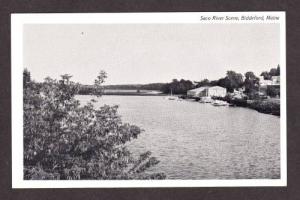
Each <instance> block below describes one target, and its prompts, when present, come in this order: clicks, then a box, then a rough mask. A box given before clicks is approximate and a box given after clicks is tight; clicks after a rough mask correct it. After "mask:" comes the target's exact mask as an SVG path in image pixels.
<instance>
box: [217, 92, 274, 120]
mask: <svg viewBox="0 0 300 200" xmlns="http://www.w3.org/2000/svg"><path fill="white" fill-rule="evenodd" d="M214 99H219V100H223V101H227V102H228V103H229V104H230V105H232V106H239V107H246V108H250V109H254V110H256V111H258V112H260V113H265V114H271V115H276V116H280V99H263V100H244V99H231V98H228V97H217V98H214Z"/></svg>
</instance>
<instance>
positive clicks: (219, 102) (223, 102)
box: [212, 100, 229, 106]
mask: <svg viewBox="0 0 300 200" xmlns="http://www.w3.org/2000/svg"><path fill="white" fill-rule="evenodd" d="M212 105H214V106H228V105H229V104H228V103H227V102H226V101H221V100H214V101H213V102H212Z"/></svg>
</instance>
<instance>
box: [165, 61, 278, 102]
mask: <svg viewBox="0 0 300 200" xmlns="http://www.w3.org/2000/svg"><path fill="white" fill-rule="evenodd" d="M260 76H263V77H264V79H265V80H271V78H272V76H280V66H279V65H278V66H277V68H272V69H270V71H269V72H268V71H264V72H262V73H261V74H260ZM204 86H220V87H224V88H226V89H227V91H228V92H233V91H234V90H238V89H241V88H243V91H244V93H245V94H246V95H248V97H250V98H254V96H255V95H257V93H258V90H259V77H258V76H256V75H255V74H254V73H253V72H251V71H249V72H246V73H245V74H241V73H237V72H235V71H231V70H230V71H227V73H226V76H225V77H223V78H220V79H218V80H211V81H210V80H208V79H203V80H201V81H194V82H192V81H190V80H184V79H181V80H180V81H179V80H177V79H173V80H172V82H170V83H167V84H165V85H164V86H163V87H162V90H161V91H162V92H164V93H166V94H168V93H171V91H172V93H173V94H182V95H185V94H186V92H187V91H188V90H191V89H194V88H199V87H204ZM269 90H271V91H269V93H270V94H271V96H276V95H278V94H279V91H278V89H274V88H270V89H269Z"/></svg>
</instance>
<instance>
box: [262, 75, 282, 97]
mask: <svg viewBox="0 0 300 200" xmlns="http://www.w3.org/2000/svg"><path fill="white" fill-rule="evenodd" d="M268 90H269V91H276V90H277V91H278V93H279V91H280V76H272V77H271V80H264V77H263V76H261V77H259V93H260V95H270V94H268ZM273 93H274V92H273Z"/></svg>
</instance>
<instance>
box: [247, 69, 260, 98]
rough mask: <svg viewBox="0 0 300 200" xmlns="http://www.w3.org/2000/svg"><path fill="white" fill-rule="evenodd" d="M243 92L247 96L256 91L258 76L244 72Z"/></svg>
mask: <svg viewBox="0 0 300 200" xmlns="http://www.w3.org/2000/svg"><path fill="white" fill-rule="evenodd" d="M244 86H245V93H246V94H248V96H253V95H255V94H256V93H257V92H258V87H259V78H258V77H256V76H255V74H254V73H253V72H246V73H245V81H244Z"/></svg>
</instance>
